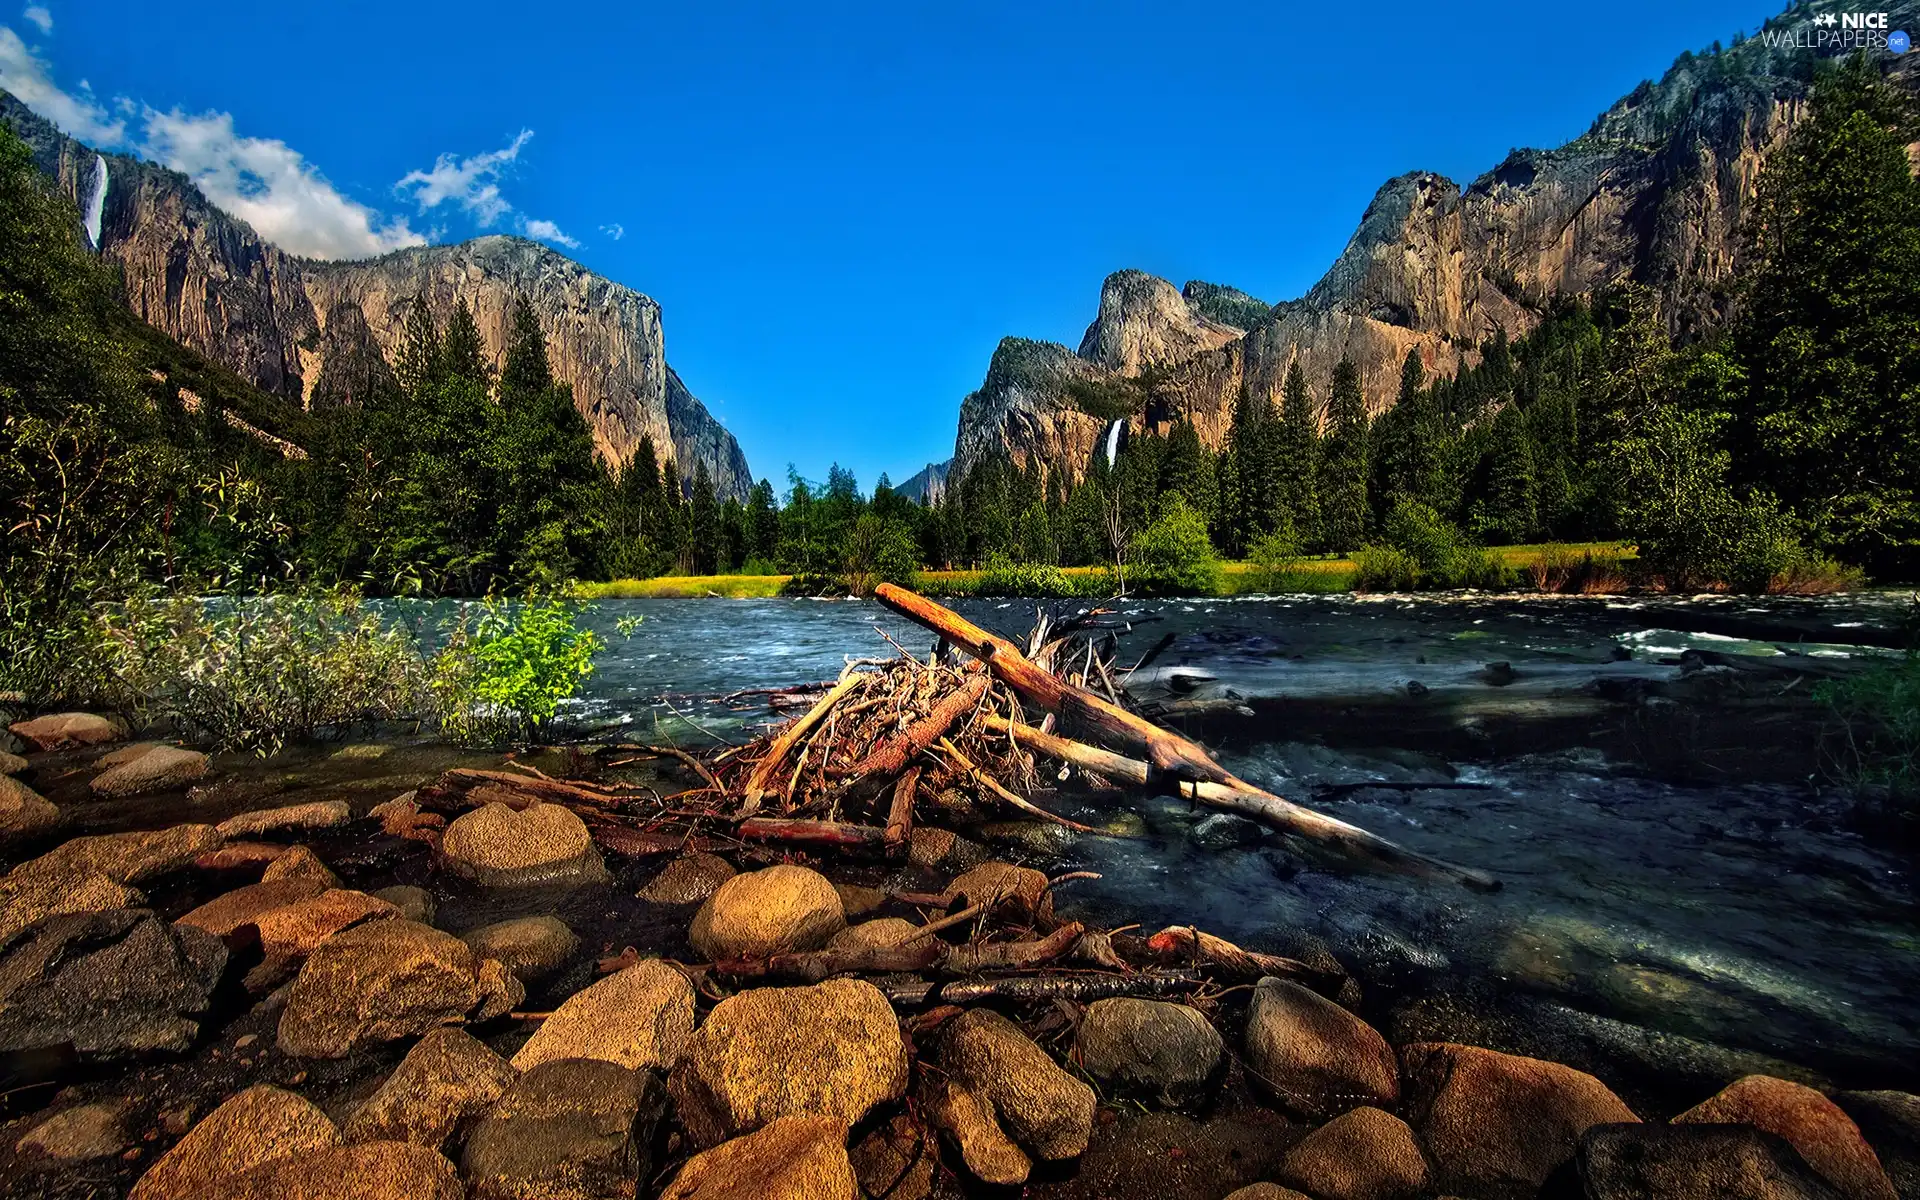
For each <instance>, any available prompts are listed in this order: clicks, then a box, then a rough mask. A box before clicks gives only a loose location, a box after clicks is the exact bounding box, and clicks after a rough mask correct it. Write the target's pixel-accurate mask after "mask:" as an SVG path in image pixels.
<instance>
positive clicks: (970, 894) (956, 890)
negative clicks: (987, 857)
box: [947, 862, 1053, 918]
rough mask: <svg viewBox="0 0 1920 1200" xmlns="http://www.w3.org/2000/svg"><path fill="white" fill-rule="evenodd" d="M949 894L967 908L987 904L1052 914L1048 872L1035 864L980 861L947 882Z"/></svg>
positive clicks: (1046, 914)
mask: <svg viewBox="0 0 1920 1200" xmlns="http://www.w3.org/2000/svg"><path fill="white" fill-rule="evenodd" d="M947 895H948V896H951V897H955V898H956V899H957V900H958V902H959V903H960V904H962V905H964V906H966V907H968V908H972V907H973V906H974V905H976V904H988V905H992V906H993V907H995V908H1002V907H1006V908H1012V909H1014V910H1016V911H1018V912H1022V913H1026V914H1028V915H1031V916H1036V917H1043V918H1044V917H1050V916H1052V915H1053V893H1052V892H1051V891H1050V890H1048V886H1047V873H1046V872H1045V871H1036V870H1034V869H1033V868H1032V867H1016V866H1013V865H1011V864H1008V863H1002V862H989V863H981V864H980V865H979V866H977V867H975V868H973V869H972V870H971V871H967V872H966V873H964V874H962V875H961V876H959V877H958V878H956V879H955V880H954V881H953V882H952V883H950V884H948V885H947Z"/></svg>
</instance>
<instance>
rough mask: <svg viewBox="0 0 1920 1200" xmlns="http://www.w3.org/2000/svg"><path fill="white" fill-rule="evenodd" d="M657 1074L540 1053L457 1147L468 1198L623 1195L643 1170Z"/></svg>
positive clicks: (592, 1199) (655, 1109)
mask: <svg viewBox="0 0 1920 1200" xmlns="http://www.w3.org/2000/svg"><path fill="white" fill-rule="evenodd" d="M665 1109H666V1095H665V1093H664V1091H663V1089H662V1088H661V1087H660V1080H659V1077H658V1076H656V1075H654V1074H653V1073H652V1072H651V1071H635V1070H632V1069H631V1068H628V1067H622V1066H618V1065H616V1064H614V1063H610V1062H607V1061H605V1060H603V1059H591V1058H562V1059H556V1060H554V1061H553V1062H546V1063H541V1064H540V1065H539V1066H537V1067H535V1068H534V1069H533V1070H531V1071H528V1072H527V1073H526V1074H525V1075H522V1076H521V1077H520V1078H519V1079H517V1080H515V1081H514V1083H513V1084H512V1085H511V1086H510V1087H508V1088H507V1090H506V1092H505V1093H504V1094H502V1095H501V1097H500V1099H499V1100H497V1101H495V1102H494V1105H493V1107H492V1108H491V1109H489V1110H488V1112H487V1114H486V1116H485V1117H483V1118H482V1119H481V1121H480V1123H479V1125H477V1126H475V1128H474V1130H473V1133H472V1134H470V1135H469V1136H468V1138H467V1144H466V1148H465V1149H464V1150H463V1151H462V1153H461V1160H460V1161H461V1166H462V1168H463V1169H464V1172H465V1174H466V1176H467V1180H468V1182H469V1183H470V1184H471V1185H472V1188H473V1200H602V1198H605V1197H630V1196H633V1195H635V1193H636V1186H635V1185H636V1181H638V1180H641V1179H650V1178H651V1177H652V1174H653V1164H652V1159H651V1153H650V1147H651V1145H652V1143H653V1131H654V1128H655V1126H656V1125H657V1124H658V1122H659V1120H660V1118H661V1116H662V1115H663V1113H664V1112H665Z"/></svg>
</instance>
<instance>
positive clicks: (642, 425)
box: [0, 92, 753, 500]
mask: <svg viewBox="0 0 1920 1200" xmlns="http://www.w3.org/2000/svg"><path fill="white" fill-rule="evenodd" d="M0 121H5V122H6V123H7V124H8V125H9V126H11V127H12V128H13V130H14V132H16V133H17V134H19V135H20V137H21V138H22V139H23V140H24V141H25V142H26V143H27V145H28V146H29V147H31V148H32V150H33V154H34V159H35V162H36V164H37V165H38V166H39V167H40V169H41V170H42V171H44V172H45V173H46V174H47V175H48V176H49V177H51V178H52V179H54V180H55V181H56V183H57V184H58V186H59V187H60V189H61V190H62V191H64V192H65V193H66V194H67V196H68V197H70V198H71V199H72V200H73V202H74V203H75V205H77V206H78V207H79V209H80V212H81V217H82V224H83V225H84V226H85V236H86V237H87V239H88V241H89V243H90V244H91V245H92V247H93V249H94V250H95V252H97V253H98V254H99V255H100V256H101V258H103V259H104V260H106V261H107V262H109V263H111V264H113V265H114V266H115V267H117V268H118V269H119V272H120V275H121V278H122V281H123V285H124V291H125V297H126V303H127V305H128V307H129V308H130V309H132V311H133V312H134V313H135V315H137V316H139V317H141V318H142V319H143V320H145V321H146V322H147V323H148V324H150V325H152V326H154V327H155V328H157V329H159V330H160V331H162V332H163V333H165V334H167V335H168V336H169V337H171V338H173V339H174V340H175V341H177V342H179V343H181V344H182V345H184V346H186V347H188V348H190V349H192V350H194V351H197V352H199V353H200V354H202V355H204V356H206V357H207V358H208V359H211V360H212V361H213V362H215V363H218V364H220V365H221V366H224V367H226V368H228V369H229V370H231V371H233V372H234V373H235V374H237V375H239V376H240V377H241V378H242V379H244V380H246V381H247V382H249V383H252V384H253V385H255V386H256V387H259V388H260V389H262V390H263V391H266V392H268V393H271V394H274V395H278V396H280V397H282V398H284V399H286V400H287V401H289V402H291V403H293V404H296V405H298V406H300V407H301V408H304V409H309V410H311V409H314V408H316V407H321V406H325V405H330V404H341V403H350V402H352V401H353V399H354V397H355V396H357V395H363V394H365V392H366V390H367V389H368V388H369V387H371V386H374V385H375V384H376V383H377V382H378V378H379V377H380V376H381V375H383V374H384V373H385V372H386V371H387V369H388V367H387V364H388V363H389V361H391V359H392V358H393V355H394V351H395V348H396V346H397V345H398V343H399V340H400V336H401V331H402V327H403V325H404V323H405V320H406V315H407V311H408V308H409V306H410V305H411V304H412V302H413V301H414V299H415V298H416V297H424V298H425V300H426V302H427V304H428V306H429V308H430V309H431V311H432V313H433V316H434V319H435V321H436V322H437V323H438V324H439V326H440V327H441V328H443V329H444V328H445V327H446V323H447V319H448V318H449V316H451V314H452V312H453V309H454V306H455V304H456V303H457V302H459V301H462V300H464V301H465V302H466V304H467V307H468V308H469V309H471V310H472V312H473V316H474V319H475V322H476V323H477V324H478V326H479V328H480V333H481V337H482V339H483V341H484V343H485V350H486V353H487V355H488V356H489V357H490V359H491V361H492V363H493V365H495V366H496V367H497V366H499V365H500V364H501V363H502V362H503V361H504V360H505V357H506V341H507V334H508V329H509V324H510V322H511V318H512V309H513V303H514V298H515V297H516V296H517V295H525V296H527V298H528V299H529V300H530V301H531V303H532V305H533V308H534V311H535V312H536V313H537V314H538V316H539V319H540V326H541V331H542V332H543V333H544V334H545V335H546V340H547V354H548V357H549V360H550V362H551V365H552V368H553V374H554V378H555V379H556V380H557V381H559V382H561V383H566V384H569V385H571V386H572V388H573V397H574V403H575V404H576V405H578V407H579V409H580V412H581V414H582V415H583V416H585V418H586V420H587V423H588V425H589V426H590V427H591V428H592V430H593V436H594V441H595V443H596V445H597V446H598V448H599V450H600V452H601V454H602V455H603V456H604V457H605V458H606V459H607V460H608V461H609V462H610V463H612V464H614V465H615V466H618V465H620V464H622V463H624V462H625V461H626V459H627V458H628V456H630V455H631V454H632V453H633V450H634V448H635V446H637V445H638V444H639V441H640V439H641V437H643V436H649V435H650V436H651V437H652V438H653V442H654V445H655V446H656V447H657V448H658V452H659V455H660V458H661V460H662V462H663V463H665V462H667V461H672V462H675V463H677V464H678V466H679V470H680V473H681V475H682V477H683V478H686V479H691V478H692V476H693V474H694V471H695V469H696V464H702V463H704V464H705V466H706V468H707V471H708V473H709V474H710V475H711V476H712V478H713V482H714V486H715V489H716V490H717V492H718V493H719V495H720V496H721V497H722V498H723V499H724V498H726V497H729V496H731V497H734V498H737V499H741V500H744V499H745V498H746V495H747V490H748V488H749V487H751V486H752V483H753V479H752V476H751V474H750V473H749V471H748V467H747V459H746V455H745V454H743V453H742V452H741V450H740V446H739V443H737V442H736V441H735V440H734V438H733V435H732V434H730V433H728V432H727V430H726V428H725V427H724V426H722V425H721V424H720V423H719V422H718V421H717V420H715V419H714V418H713V415H712V414H711V413H709V412H708V411H707V409H706V406H705V405H703V404H701V403H700V401H699V400H698V399H696V398H695V397H694V395H693V393H692V392H691V391H689V390H688V388H687V386H686V384H684V383H683V382H682V381H681V379H680V377H679V375H678V374H676V373H675V371H674V370H673V368H672V367H671V366H669V365H668V363H667V359H666V347H665V340H664V337H663V334H662V330H661V320H660V306H659V305H658V304H657V303H655V302H654V301H653V300H652V299H650V298H649V297H647V296H645V295H642V294H641V293H639V292H637V291H634V290H633V289H631V288H628V287H624V286H622V285H621V284H618V283H614V282H612V281H611V280H608V279H605V278H602V277H601V276H599V275H596V274H594V273H593V272H591V271H589V270H587V269H586V268H585V267H583V266H581V265H580V264H579V263H576V262H574V261H573V260H572V259H569V258H567V257H566V256H565V255H563V254H560V253H558V252H557V251H554V250H551V249H548V248H547V247H546V246H543V245H541V244H539V243H537V242H532V241H527V240H525V239H522V238H515V237H502V236H492V237H481V238H475V239H473V240H471V241H465V242H459V243H456V244H451V245H438V246H421V247H415V248H411V249H406V250H399V251H396V252H394V253H392V254H388V255H384V256H382V257H380V258H376V259H371V260H367V261H364V262H329V261H321V260H317V259H308V258H300V257H297V256H295V255H292V254H288V253H286V252H285V251H283V250H281V249H280V248H279V247H277V246H274V245H273V244H272V243H270V242H268V241H266V240H265V239H263V238H261V237H260V236H259V235H258V234H257V233H256V232H255V231H254V230H253V228H252V227H251V226H249V225H248V224H247V223H246V222H245V221H242V220H240V219H239V218H237V217H234V216H232V215H230V214H228V213H226V212H223V211H222V210H221V209H219V208H217V207H215V206H214V205H213V204H212V203H210V202H209V201H208V200H207V198H206V197H205V196H204V195H203V194H202V193H201V191H200V189H199V188H198V187H196V186H195V185H194V184H193V182H192V181H191V180H189V179H188V178H187V177H186V176H184V175H181V174H179V173H177V172H174V171H170V170H167V169H166V168H164V167H161V166H158V165H156V164H154V163H150V162H146V161H144V160H141V159H137V158H132V157H129V156H126V155H118V154H105V153H101V152H98V151H95V150H94V149H92V148H91V147H88V146H86V145H84V144H83V143H81V142H79V141H77V140H75V139H73V138H71V137H68V136H67V135H66V134H64V133H62V132H61V131H60V130H59V129H57V128H56V127H55V126H54V125H52V124H51V123H50V122H48V121H46V120H43V119H42V118H41V117H39V116H38V115H37V114H35V113H34V112H32V111H31V110H30V109H28V108H27V106H26V105H25V104H23V103H21V102H20V101H19V100H17V99H16V98H14V97H13V96H12V95H9V94H7V93H6V92H0Z"/></svg>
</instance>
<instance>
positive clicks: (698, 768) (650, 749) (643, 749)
mask: <svg viewBox="0 0 1920 1200" xmlns="http://www.w3.org/2000/svg"><path fill="white" fill-rule="evenodd" d="M607 749H609V750H616V751H618V750H625V751H629V752H633V753H639V754H652V755H657V756H658V757H661V758H671V759H674V760H676V761H678V762H679V763H680V764H681V765H683V766H685V767H687V768H688V769H689V770H691V771H693V772H694V773H695V774H697V775H699V776H700V778H702V779H704V780H706V781H707V786H708V787H710V788H712V789H713V790H714V791H716V792H720V793H723V794H724V793H725V792H726V790H727V789H726V788H725V787H724V786H722V785H721V783H720V780H719V778H718V777H717V776H715V775H714V773H713V772H712V771H710V770H708V769H707V764H705V763H703V762H701V761H700V760H699V759H697V758H695V757H694V756H693V755H691V754H688V753H687V752H686V751H685V750H682V749H680V748H679V747H678V746H643V745H641V744H639V743H637V742H622V743H620V744H619V745H617V746H609V747H607Z"/></svg>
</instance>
